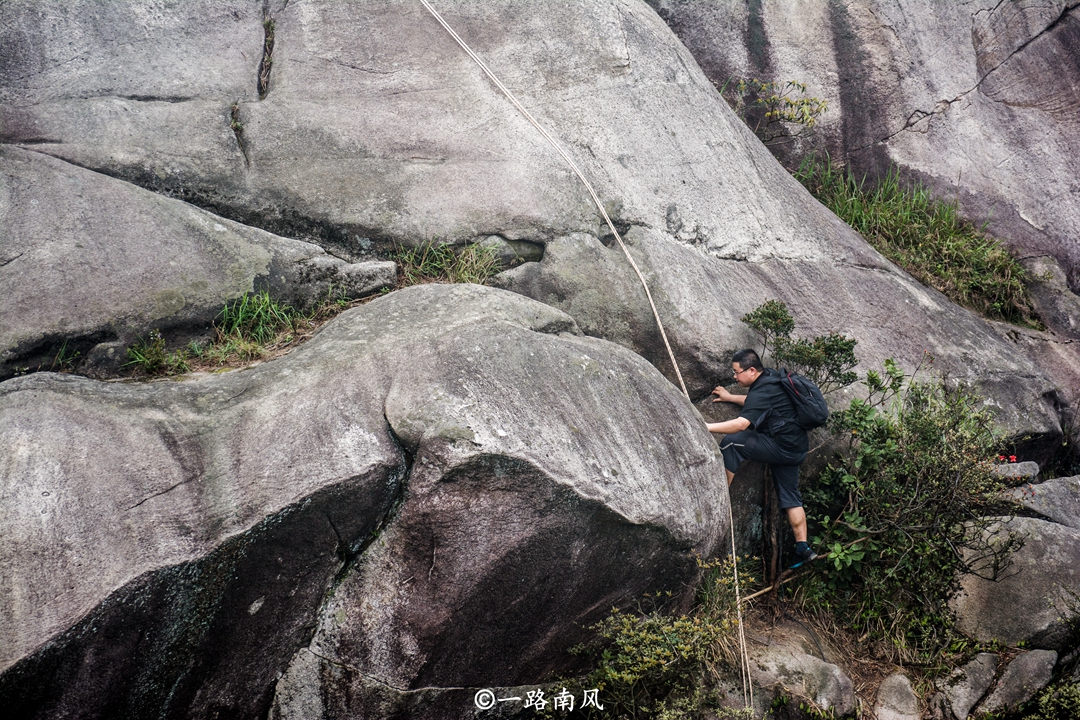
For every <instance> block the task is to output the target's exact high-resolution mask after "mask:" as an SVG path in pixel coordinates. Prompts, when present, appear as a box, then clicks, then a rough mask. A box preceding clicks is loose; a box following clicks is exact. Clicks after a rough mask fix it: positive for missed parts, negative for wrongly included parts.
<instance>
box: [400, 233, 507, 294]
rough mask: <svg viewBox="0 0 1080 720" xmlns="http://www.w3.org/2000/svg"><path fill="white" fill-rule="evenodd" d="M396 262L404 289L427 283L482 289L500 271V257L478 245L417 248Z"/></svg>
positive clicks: (444, 244) (403, 250) (442, 244)
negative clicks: (475, 286) (472, 286)
mask: <svg viewBox="0 0 1080 720" xmlns="http://www.w3.org/2000/svg"><path fill="white" fill-rule="evenodd" d="M397 261H398V263H399V264H400V266H401V271H400V273H401V275H400V277H401V282H400V284H401V285H402V286H407V285H416V284H418V283H427V282H450V283H476V284H478V285H482V284H484V283H485V282H487V280H488V278H490V277H491V276H492V275H493V274H495V272H497V271H498V269H499V257H498V253H497V252H496V251H495V250H494V249H493V248H489V247H484V246H482V245H476V244H472V245H465V246H463V247H454V246H453V245H448V244H446V243H426V244H424V245H422V246H420V247H418V248H402V249H401V250H399V251H398V255H397Z"/></svg>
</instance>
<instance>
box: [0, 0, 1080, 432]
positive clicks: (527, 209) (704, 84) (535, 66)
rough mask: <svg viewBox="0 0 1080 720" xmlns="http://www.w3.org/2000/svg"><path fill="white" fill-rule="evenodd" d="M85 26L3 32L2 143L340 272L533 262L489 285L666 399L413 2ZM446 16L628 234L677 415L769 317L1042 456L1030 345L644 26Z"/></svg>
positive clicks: (587, 4) (565, 195) (197, 14)
mask: <svg viewBox="0 0 1080 720" xmlns="http://www.w3.org/2000/svg"><path fill="white" fill-rule="evenodd" d="M139 7H141V6H139ZM96 8H97V6H96V4H94V3H89V2H86V3H67V2H65V3H55V4H49V3H44V4H43V3H17V4H15V5H13V6H12V7H11V8H9V11H8V12H9V22H8V24H6V25H5V26H4V29H3V30H0V33H4V34H3V35H2V36H0V45H3V46H4V47H5V51H7V50H6V48H9V47H10V48H12V50H11V51H10V52H15V49H16V48H17V47H32V48H34V52H33V53H32V54H31V56H27V57H22V56H21V55H20V58H21V59H19V60H18V62H13V63H12V64H11V65H10V68H11V69H10V70H9V71H7V72H5V73H4V74H3V75H2V76H0V114H2V119H3V123H2V127H3V128H4V129H3V137H2V138H0V140H3V142H6V143H10V144H16V145H19V146H21V147H23V148H25V149H28V150H32V151H34V152H37V153H43V154H49V155H52V156H54V157H56V158H61V159H63V160H65V161H67V162H70V163H74V164H77V165H80V166H82V167H85V168H89V169H91V170H95V171H98V172H100V173H104V174H108V175H110V176H113V177H117V178H122V179H125V180H128V181H130V182H132V183H135V184H138V185H141V186H143V187H145V188H148V189H151V190H154V191H157V192H159V193H163V194H166V195H171V196H175V197H178V198H182V199H186V200H189V201H191V202H194V203H196V204H198V205H200V206H202V207H204V208H206V209H209V210H211V211H213V212H215V213H217V214H219V215H221V216H224V217H228V218H230V219H233V220H236V221H239V222H242V223H245V224H249V225H253V226H256V227H259V228H262V229H264V230H268V231H271V232H276V233H279V234H283V235H288V236H292V237H299V238H303V239H306V240H310V241H313V242H316V243H318V244H319V245H320V246H322V247H324V248H327V249H330V250H332V251H333V252H334V253H335V254H336V255H338V256H340V257H344V258H348V259H351V260H360V259H364V258H368V257H372V256H375V255H379V254H380V253H382V254H385V252H387V251H388V250H389V249H391V248H393V247H396V246H398V245H405V246H416V245H418V244H421V243H424V242H429V241H431V240H433V239H438V240H439V241H445V242H453V243H466V242H484V243H491V242H493V240H492V238H495V241H494V242H495V243H496V244H498V245H499V246H500V247H501V248H503V249H505V248H507V247H514V246H515V245H516V247H518V250H515V253H516V256H517V257H520V258H528V257H536V256H537V254H538V253H537V252H536V249H537V248H543V249H544V250H546V253H545V255H544V258H545V259H544V260H543V261H541V262H540V263H538V264H534V263H526V264H525V265H523V266H521V267H520V268H518V269H517V270H515V271H513V274H511V275H508V276H506V277H505V278H504V280H503V281H502V285H503V286H504V287H506V288H508V289H512V290H514V291H515V292H519V293H522V294H526V295H529V296H530V297H533V298H535V299H539V300H541V301H543V302H546V303H551V304H554V305H555V306H556V307H559V308H560V309H563V310H565V311H567V312H570V313H571V314H572V315H573V316H574V317H575V319H577V318H579V317H580V327H581V328H582V329H583V330H584V332H586V334H591V335H598V336H600V337H604V338H606V339H611V340H614V341H616V342H619V343H620V344H623V345H625V346H627V347H629V348H631V349H632V350H634V351H636V352H638V353H640V354H642V355H643V356H644V357H646V359H648V360H650V362H653V363H654V364H655V365H656V366H657V367H658V368H660V370H661V372H664V373H665V374H666V375H667V376H668V377H669V379H672V380H674V374H673V372H672V370H671V368H670V362H669V361H668V360H667V358H666V353H665V352H664V351H663V348H662V344H661V343H660V342H659V338H658V335H657V332H656V329H655V327H654V324H653V321H652V318H651V312H650V311H649V309H648V306H647V304H646V302H645V298H644V295H643V294H642V293H641V291H640V290H639V289H637V288H636V287H635V285H634V279H633V275H632V273H630V272H629V271H628V270H627V268H626V262H625V258H622V257H621V256H620V255H619V254H618V252H617V250H615V249H614V248H613V247H612V246H611V238H610V237H609V236H608V231H607V229H606V227H604V226H603V225H602V222H601V220H600V217H599V214H598V212H597V210H596V208H595V207H593V206H591V204H590V202H589V197H588V194H587V193H586V192H585V191H584V189H583V188H582V187H581V186H580V184H579V182H578V181H577V179H576V178H575V177H574V176H573V174H572V173H571V172H569V170H568V169H567V167H566V166H565V165H564V164H563V162H562V160H561V159H560V158H559V156H558V155H557V154H556V153H555V152H554V151H553V150H552V149H551V148H550V147H549V146H548V145H547V144H546V142H545V141H544V140H543V138H542V137H541V136H540V135H539V133H537V132H536V130H535V129H534V128H532V126H531V125H529V124H528V123H527V121H526V120H525V119H524V118H523V117H521V116H520V115H519V114H517V111H516V110H515V109H514V108H513V107H512V106H511V105H510V104H509V102H508V101H507V100H506V98H505V97H503V96H502V95H501V94H500V93H499V92H498V91H497V90H496V89H495V88H494V87H493V86H492V84H491V83H490V82H489V81H488V80H487V79H486V77H485V76H484V75H483V74H482V73H481V71H480V70H479V68H477V67H476V66H475V64H474V63H473V62H472V60H471V59H469V57H468V56H467V55H466V54H465V53H464V52H463V51H462V50H461V49H460V48H459V47H458V46H457V45H456V44H455V43H454V42H453V40H452V39H451V38H450V37H449V36H448V35H447V34H446V33H445V31H443V29H442V28H441V27H440V26H439V25H438V24H437V23H436V22H435V21H434V19H433V18H431V17H430V16H429V15H428V14H427V13H426V12H425V11H424V9H423V7H422V6H420V5H419V4H417V5H412V4H405V3H364V4H355V3H340V2H330V1H326V2H312V3H285V2H270V3H267V4H265V6H264V5H261V4H259V3H256V2H239V1H237V0H233V1H232V2H229V3H209V4H207V3H183V4H179V5H173V6H168V7H159V6H154V9H153V11H152V12H150V11H149V10H148V11H147V12H142V11H141V10H140V11H134V10H133V11H125V10H120V9H115V8H110V9H109V10H108V11H105V12H98V10H97V9H96ZM444 10H445V16H446V18H447V20H448V21H450V22H451V23H452V24H453V25H454V26H455V27H457V28H458V29H459V30H460V32H461V33H462V34H463V36H464V37H465V39H466V40H467V41H469V42H470V43H471V44H472V45H473V46H474V47H475V49H476V50H477V52H478V53H480V55H481V56H482V57H483V58H485V61H486V62H487V63H488V64H489V65H490V66H491V67H492V68H493V69H494V70H495V72H496V73H498V74H499V76H500V77H501V78H502V80H503V82H504V83H505V84H506V85H508V86H509V87H511V88H515V89H517V90H516V91H517V92H518V94H519V95H520V96H521V99H522V101H523V102H524V103H525V105H526V106H528V107H529V108H531V110H532V111H533V112H534V114H535V115H536V116H537V118H538V120H539V121H540V122H541V123H543V124H544V125H545V126H546V127H548V128H549V129H550V130H551V131H552V132H553V133H554V135H555V136H556V137H557V138H558V139H559V141H560V142H561V143H562V145H564V146H565V147H566V149H567V151H568V152H569V153H570V154H571V156H572V157H574V158H575V161H576V162H577V163H578V164H579V165H580V166H581V167H582V168H583V170H584V172H585V173H586V175H587V176H588V177H589V178H590V179H591V181H592V183H593V184H594V185H595V186H596V188H597V192H598V194H599V196H600V198H601V200H602V202H603V203H604V204H605V206H606V207H607V208H608V210H609V212H610V214H611V215H612V217H613V219H614V220H615V223H616V224H617V225H618V226H619V227H621V228H622V229H623V230H625V231H627V232H626V234H627V237H628V240H629V242H631V243H632V244H633V246H634V247H633V249H632V252H634V253H635V254H636V256H637V258H638V261H639V263H640V264H641V266H642V269H643V271H644V273H645V275H646V277H647V278H649V280H650V282H651V283H652V288H653V294H654V297H655V298H656V300H657V303H658V305H659V310H660V315H661V317H662V319H663V320H664V322H665V324H666V326H667V329H668V332H669V336H670V339H671V341H672V344H673V346H674V350H675V353H676V357H677V359H678V361H679V363H680V366H681V367H682V369H683V372H684V376H685V377H686V381H687V385H688V386H689V390H690V393H691V395H692V396H695V397H701V396H703V395H704V394H706V393H707V391H708V390H709V389H711V388H712V387H713V386H714V385H715V384H716V382H717V380H718V378H719V379H722V378H723V377H724V374H725V369H726V368H727V366H728V358H729V356H730V353H731V351H733V350H735V349H738V348H740V347H744V346H747V345H750V344H752V343H753V342H754V341H755V338H754V337H753V336H752V335H751V334H750V332H749V331H748V330H747V328H746V327H745V326H743V325H742V324H741V323H740V322H739V318H740V317H742V315H743V314H745V313H746V312H748V311H749V310H751V309H753V308H754V307H756V306H757V305H759V304H761V303H762V302H763V301H764V300H766V299H769V298H779V299H782V300H785V301H786V302H787V303H788V305H789V307H790V308H791V310H792V313H793V314H794V315H795V317H796V318H798V320H799V321H800V327H799V331H800V332H802V333H804V334H815V333H820V332H827V331H839V332H843V333H845V334H848V335H851V336H854V337H856V338H857V339H858V340H859V353H860V360H861V361H862V362H863V364H864V367H868V368H869V367H876V366H877V365H878V364H879V363H880V362H881V361H882V360H883V359H885V358H887V357H893V358H895V359H896V360H897V361H898V362H900V363H901V365H902V366H905V367H908V368H914V367H915V366H916V365H917V364H918V363H919V362H920V361H921V360H922V359H923V357H924V352H925V351H929V352H930V353H931V354H933V355H934V356H935V358H936V359H937V364H936V368H937V369H938V370H939V371H941V372H943V373H947V374H949V375H950V376H951V377H954V378H956V379H958V380H962V381H964V382H968V383H972V384H975V385H977V386H978V387H979V388H980V390H981V391H982V392H983V393H984V394H985V395H988V396H991V397H993V398H994V403H995V404H996V405H997V406H998V407H999V409H1000V411H1001V412H1000V415H1001V422H1002V425H1003V428H1004V429H1005V430H1006V432H1008V433H1009V434H1013V435H1017V436H1020V435H1028V436H1031V437H1033V438H1035V440H1034V441H1033V442H1034V443H1035V444H1038V443H1040V442H1041V443H1042V445H1040V452H1041V448H1042V446H1046V447H1049V446H1050V445H1052V444H1053V443H1054V441H1055V439H1056V438H1059V437H1060V433H1061V423H1060V417H1059V415H1060V406H1061V403H1060V402H1057V400H1056V399H1055V397H1054V392H1055V388H1059V387H1066V388H1067V387H1072V386H1069V385H1067V384H1065V383H1064V382H1062V379H1061V377H1059V375H1060V372H1059V371H1058V370H1057V369H1054V368H1057V367H1059V366H1062V363H1061V362H1058V363H1057V364H1056V365H1055V364H1052V363H1049V362H1044V361H1043V360H1044V357H1043V355H1040V356H1039V358H1038V361H1033V360H1032V358H1031V355H1032V354H1033V353H1038V352H1041V351H1042V350H1043V349H1044V348H1043V345H1044V344H1045V343H1047V342H1049V339H1048V338H1045V337H1043V336H1042V335H1038V334H1037V335H1036V336H1035V337H1034V338H1032V339H1031V341H1030V342H1031V344H1032V345H1033V347H1032V349H1031V350H1027V349H1026V348H1025V347H1023V346H1021V348H1020V349H1019V351H1018V347H1017V344H1016V342H1015V341H1014V340H1013V339H1011V337H1010V336H1008V335H1007V333H1004V332H1002V331H999V330H998V329H997V328H995V327H994V326H993V325H991V324H988V323H986V322H984V321H982V320H980V319H978V318H976V317H975V316H973V315H972V314H971V313H969V312H967V311H965V310H961V309H959V308H957V307H955V306H954V305H953V304H952V303H950V302H949V301H947V300H946V299H944V298H943V297H942V296H941V295H940V294H938V293H937V292H935V291H933V290H928V289H926V288H924V287H922V286H920V285H919V284H918V283H915V282H913V281H912V279H911V278H910V277H909V276H907V275H906V274H905V273H902V272H900V271H898V270H897V269H896V268H895V267H894V266H892V265H891V264H890V263H889V262H888V261H886V260H885V259H883V258H882V257H881V256H880V255H879V254H878V253H877V252H876V251H874V250H872V249H871V248H870V247H868V246H867V244H866V243H865V242H864V241H863V240H862V239H861V238H860V237H859V236H858V235H856V234H855V233H854V232H852V231H851V230H850V229H849V228H848V227H847V226H845V225H843V224H842V223H841V222H840V221H839V220H838V219H837V218H836V217H835V216H833V215H832V214H831V213H829V212H827V211H826V210H825V209H824V208H822V207H821V206H820V205H819V204H818V203H817V202H815V201H814V200H813V199H812V198H811V197H810V196H809V194H808V193H806V191H805V190H804V189H803V188H802V187H801V186H800V185H799V184H798V183H797V182H796V181H795V180H793V179H792V178H791V177H790V176H789V174H788V173H787V172H786V171H785V170H784V169H783V167H782V166H781V165H780V164H779V163H778V162H776V161H775V159H774V158H773V157H772V156H771V155H770V154H769V152H768V150H767V149H766V148H764V147H763V146H761V144H760V143H759V142H758V141H757V140H756V138H754V136H753V135H752V133H750V132H749V130H748V129H747V128H746V127H745V126H744V125H743V124H742V122H741V121H740V120H739V119H738V118H736V117H735V115H734V114H733V113H732V112H731V111H730V109H729V108H728V107H727V105H726V103H725V102H724V101H723V99H722V98H721V97H720V96H719V94H718V93H717V92H716V90H715V88H714V87H713V86H712V84H711V83H710V81H709V79H708V78H707V77H706V76H705V74H703V73H702V71H701V69H700V68H699V67H698V65H697V63H696V62H695V60H694V58H693V57H692V56H691V55H690V54H689V53H688V52H687V50H686V49H685V48H684V47H683V46H682V45H681V44H680V43H679V42H678V40H677V38H676V37H675V36H674V34H673V33H672V32H671V30H670V29H669V28H668V27H667V26H665V24H664V22H663V21H662V20H661V19H660V17H659V16H657V14H656V13H655V12H654V11H653V10H652V9H651V8H649V7H648V6H647V5H645V4H644V3H642V2H629V3H622V4H618V5H611V4H609V3H601V2H597V1H596V0H582V1H581V2H577V3H570V4H562V5H559V4H544V5H542V6H538V7H536V8H532V9H531V10H530V12H528V13H525V12H521V11H520V8H517V7H516V6H513V5H507V4H502V3H485V2H467V3H457V4H455V5H454V6H453V7H448V8H444ZM148 13H149V15H148ZM144 15H147V16H146V17H144ZM270 28H272V34H273V46H272V49H271V50H270V52H269V55H270V56H271V59H272V63H271V64H270V68H271V70H270V73H269V75H266V73H265V72H260V67H261V68H262V69H263V71H265V68H266V64H265V62H263V61H262V60H261V58H264V56H266V55H267V52H266V48H267V47H268V35H267V30H268V29H270ZM226 35H227V38H226ZM103 36H109V37H116V38H118V39H120V40H123V41H124V42H119V41H118V42H110V43H103V42H100V41H99V40H100V38H101V37H103ZM541 38H542V41H540V40H539V39H541ZM211 39H216V40H217V41H218V45H215V46H214V50H213V52H211V50H210V49H209V48H210V46H211V45H213V43H212V42H211ZM72 54H75V55H77V56H78V57H80V58H81V60H80V65H79V66H78V68H77V69H76V70H77V71H74V70H71V69H69V68H67V65H65V59H66V58H68V57H69V56H71V55H72ZM178 65H182V66H184V68H185V71H184V72H182V73H178V72H174V70H173V68H174V67H176V66H178ZM118 66H123V67H127V68H129V70H128V71H125V72H119V71H116V70H115V68H116V67H118ZM60 78H62V81H61V80H60ZM500 239H501V241H505V243H506V245H505V246H503V245H502V243H501V241H500ZM525 246H530V247H533V248H534V249H533V250H526V249H525ZM1063 353H1064V354H1063V355H1062V357H1059V358H1056V359H1058V360H1061V359H1064V360H1065V362H1064V367H1066V368H1073V369H1074V370H1075V369H1076V368H1080V360H1078V359H1077V358H1076V357H1075V355H1076V353H1075V350H1074V349H1072V348H1071V347H1070V348H1066V349H1065V350H1064V351H1063ZM1060 354H1061V353H1059V355H1060ZM1051 370H1052V371H1051ZM1074 374H1076V373H1074ZM1064 400H1065V401H1067V402H1071V397H1066V398H1064Z"/></svg>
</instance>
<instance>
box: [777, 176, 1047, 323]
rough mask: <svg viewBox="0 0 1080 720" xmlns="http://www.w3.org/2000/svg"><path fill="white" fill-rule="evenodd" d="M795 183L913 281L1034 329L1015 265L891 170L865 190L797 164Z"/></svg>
mask: <svg viewBox="0 0 1080 720" xmlns="http://www.w3.org/2000/svg"><path fill="white" fill-rule="evenodd" d="M795 177H796V178H797V179H798V180H799V182H801V183H802V184H803V185H805V186H806V188H807V189H808V190H809V191H810V192H811V193H812V194H813V195H814V197H816V198H817V199H818V200H820V201H821V203H822V204H824V205H825V206H826V207H827V208H829V209H830V210H832V211H833V212H834V213H836V215H837V216H839V217H840V219H841V220H843V221H844V222H846V223H847V224H848V225H850V226H851V227H853V228H854V229H855V230H857V231H858V232H859V233H860V234H861V235H862V236H863V237H864V238H866V240H867V242H869V243H870V244H871V245H873V246H874V247H875V248H876V249H877V250H878V251H879V252H881V254H882V255H884V256H885V257H887V258H889V259H890V260H892V261H893V262H894V263H896V264H897V265H899V266H900V267H902V268H903V269H904V270H907V271H908V272H909V273H911V274H912V275H913V276H915V278H916V279H917V280H919V282H921V283H923V284H925V285H929V286H930V287H933V288H936V289H937V290H940V291H941V292H942V293H943V294H945V296H946V297H948V298H949V299H951V300H953V301H954V302H956V303H959V304H960V305H963V306H964V307H967V308H970V309H972V310H975V311H976V312H979V313H982V314H983V315H985V316H986V317H988V318H991V319H994V320H1004V321H1006V322H1011V323H1015V324H1018V325H1025V326H1029V327H1036V328H1038V327H1041V325H1040V323H1039V321H1038V318H1037V317H1036V316H1035V313H1034V311H1033V309H1032V307H1031V300H1030V297H1029V293H1028V289H1027V286H1026V284H1025V278H1026V277H1027V273H1026V271H1025V270H1024V268H1023V266H1021V265H1020V263H1019V262H1017V260H1016V258H1014V257H1013V256H1012V255H1010V254H1009V252H1008V251H1007V250H1006V249H1005V248H1004V247H1002V246H1001V244H1000V243H999V242H998V241H997V240H995V239H994V238H992V237H990V236H989V235H987V234H986V233H985V232H983V229H981V228H979V227H976V226H975V225H973V224H972V223H970V222H968V221H966V220H964V219H963V218H962V217H960V215H959V213H958V211H957V206H956V203H955V202H954V203H946V202H941V201H939V200H935V199H934V198H933V197H932V196H931V194H930V191H929V190H928V189H926V188H925V187H923V186H922V185H921V184H919V183H910V184H909V183H905V182H902V181H901V180H900V175H899V171H898V170H897V169H896V168H895V167H894V168H892V169H891V170H890V171H889V172H888V174H887V175H886V176H885V177H884V178H882V179H881V180H880V181H879V182H878V183H877V184H876V185H874V186H873V187H870V186H868V184H867V182H866V178H865V177H864V178H863V179H862V180H859V179H857V178H856V177H855V176H854V175H853V174H852V173H851V172H850V171H849V170H848V169H846V168H844V167H841V166H840V165H838V164H835V163H833V161H832V159H831V158H829V157H828V156H826V157H825V159H824V160H821V159H819V158H817V157H809V158H807V159H805V160H804V161H803V162H802V163H801V164H800V166H799V168H798V170H797V171H796V172H795Z"/></svg>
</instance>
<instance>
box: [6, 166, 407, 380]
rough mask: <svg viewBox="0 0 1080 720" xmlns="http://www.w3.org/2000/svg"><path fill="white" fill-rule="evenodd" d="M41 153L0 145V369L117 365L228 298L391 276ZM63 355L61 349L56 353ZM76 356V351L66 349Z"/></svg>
mask: <svg viewBox="0 0 1080 720" xmlns="http://www.w3.org/2000/svg"><path fill="white" fill-rule="evenodd" d="M396 276H397V272H396V268H395V265H394V264H393V263H392V262H366V263H356V264H351V263H347V262H345V261H343V260H340V259H338V258H336V257H333V256H331V255H328V254H327V253H326V252H324V251H323V249H322V248H320V247H318V246H317V245H312V244H311V243H306V242H301V241H298V240H290V239H287V238H282V237H278V236H276V235H271V234H270V233H267V232H264V231H262V230H257V229H255V228H251V227H248V226H245V225H241V224H239V223H236V222H233V221H231V220H226V219H224V218H220V217H217V216H214V215H212V214H210V213H208V212H206V211H205V210H201V209H199V208H196V207H193V206H191V205H188V204H187V203H184V202H181V201H178V200H170V199H167V198H164V197H162V196H160V195H157V194H155V193H152V192H148V191H147V190H144V189H142V188H139V187H136V186H134V185H131V184H130V183H126V182H123V181H120V180H115V179H113V178H109V177H105V176H102V175H100V174H98V173H93V172H90V171H88V170H84V169H82V168H79V167H76V166H74V165H71V164H69V163H66V162H63V161H61V160H57V159H56V158H53V157H50V156H48V155H43V154H41V153H36V152H29V151H26V150H21V149H18V148H13V147H10V146H7V147H0V316H2V317H3V321H2V322H0V379H4V378H8V377H11V376H13V375H16V374H19V373H23V372H27V371H32V370H38V369H44V370H49V369H53V368H56V369H59V368H61V367H65V362H64V360H65V359H71V358H73V357H75V358H76V360H75V362H74V363H70V364H74V365H75V366H76V367H78V368H80V369H82V370H83V371H86V370H95V371H98V372H101V371H108V370H110V369H111V370H115V369H117V367H118V366H119V365H120V363H122V362H124V361H126V360H127V357H126V355H125V353H124V352H123V348H124V347H126V346H127V345H130V344H131V343H132V342H134V341H135V340H136V338H137V337H139V336H142V337H146V335H147V334H148V333H149V332H150V331H151V330H160V331H164V332H165V333H166V334H168V335H169V336H170V340H172V341H174V342H176V341H177V339H178V338H181V339H183V336H184V335H186V336H187V337H191V336H192V335H193V334H198V333H200V332H205V331H206V329H207V328H208V327H209V325H210V322H211V321H212V320H213V319H214V317H215V316H216V315H217V314H218V313H219V312H221V308H222V306H223V305H225V304H226V303H227V302H229V301H232V300H234V299H236V298H238V297H240V296H241V295H243V294H244V293H247V292H252V291H257V290H267V291H269V292H271V294H272V295H273V297H274V298H275V299H276V300H278V301H282V302H287V303H290V304H292V305H294V306H298V307H305V306H307V305H309V304H311V303H312V302H314V301H316V300H318V299H319V298H322V297H326V296H327V294H328V293H330V292H336V293H342V294H345V295H348V296H350V297H360V296H363V295H365V294H369V293H372V292H374V291H376V290H379V289H380V288H385V287H389V286H392V285H393V284H394V283H395V281H396ZM61 356H62V357H61ZM76 356H77V357H76Z"/></svg>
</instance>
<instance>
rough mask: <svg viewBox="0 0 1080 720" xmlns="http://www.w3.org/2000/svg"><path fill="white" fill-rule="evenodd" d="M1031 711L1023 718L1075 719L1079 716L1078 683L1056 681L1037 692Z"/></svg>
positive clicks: (1079, 689) (1037, 719) (1079, 697)
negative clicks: (1056, 682)
mask: <svg viewBox="0 0 1080 720" xmlns="http://www.w3.org/2000/svg"><path fill="white" fill-rule="evenodd" d="M1033 704H1034V705H1035V708H1034V711H1033V712H1029V714H1027V715H1024V720H1076V718H1080V685H1077V684H1076V683H1065V682H1063V683H1058V684H1055V685H1051V686H1050V687H1048V688H1046V689H1045V690H1043V691H1042V692H1041V693H1039V696H1038V697H1037V698H1036V699H1035V701H1034V703H1033Z"/></svg>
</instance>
